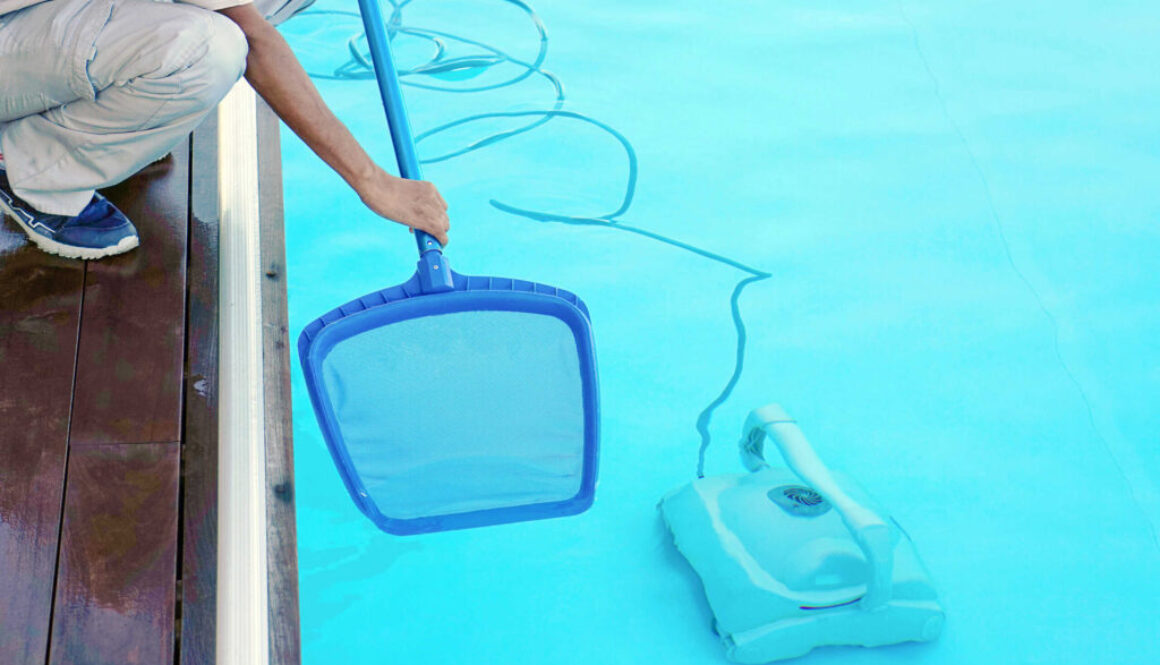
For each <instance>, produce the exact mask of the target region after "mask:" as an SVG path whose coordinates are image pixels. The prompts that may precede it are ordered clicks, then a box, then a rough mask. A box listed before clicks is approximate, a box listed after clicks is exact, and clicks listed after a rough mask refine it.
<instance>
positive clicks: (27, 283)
mask: <svg viewBox="0 0 1160 665" xmlns="http://www.w3.org/2000/svg"><path fill="white" fill-rule="evenodd" d="M83 285H84V264H83V263H81V262H79V261H69V260H66V259H61V258H57V257H52V256H49V255H47V254H44V253H43V252H41V251H39V250H37V249H35V248H34V247H32V246H30V245H28V244H27V243H26V241H25V239H24V235H23V233H21V232H20V231H19V230H18V229H17V228H16V226H15V224H13V223H12V222H11V221H10V220H6V219H5V220H2V221H0V663H3V664H4V665H31V664H32V663H36V664H37V665H40V664H41V663H43V662H44V657H45V653H46V650H47V648H48V624H49V613H50V611H51V607H52V584H53V573H54V571H55V569H56V553H57V536H58V535H59V530H60V511H61V494H62V490H63V488H64V476H65V464H66V459H67V443H68V417H69V406H70V403H71V398H72V380H73V365H74V362H75V361H76V345H77V326H78V323H79V321H80V309H81V292H82V289H83Z"/></svg>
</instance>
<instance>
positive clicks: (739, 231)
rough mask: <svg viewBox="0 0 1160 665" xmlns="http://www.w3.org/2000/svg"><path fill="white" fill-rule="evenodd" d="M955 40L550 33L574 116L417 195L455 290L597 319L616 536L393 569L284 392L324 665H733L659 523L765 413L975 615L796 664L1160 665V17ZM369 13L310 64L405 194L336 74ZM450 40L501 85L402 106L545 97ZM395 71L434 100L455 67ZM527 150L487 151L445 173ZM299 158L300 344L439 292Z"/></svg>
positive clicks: (938, 14) (530, 46)
mask: <svg viewBox="0 0 1160 665" xmlns="http://www.w3.org/2000/svg"><path fill="white" fill-rule="evenodd" d="M929 5H930V3H921V2H916V1H911V0H907V1H905V2H886V3H880V2H830V3H817V2H804V1H797V2H766V3H755V2H738V1H732V0H731V1H725V2H692V1H688V0H669V1H667V2H655V1H652V0H637V1H635V2H630V3H626V2H612V1H610V0H589V1H587V2H583V3H577V2H565V1H564V0H535V2H534V9H535V11H536V12H537V13H538V15H539V17H540V19H541V20H542V21H543V25H544V26H545V29H546V34H547V36H548V39H549V41H548V42H547V52H546V56H545V58H544V60H543V63H542V66H541V68H542V69H543V70H545V71H547V72H550V73H551V75H552V76H554V77H555V78H556V79H557V80H558V81H559V82H560V83H561V84H562V86H563V90H564V100H563V102H562V104H563V105H562V109H563V110H566V111H569V112H571V113H575V114H578V116H570V115H564V116H557V117H553V118H552V119H551V120H550V121H549V122H547V123H546V124H544V125H542V126H539V127H536V128H534V129H532V130H530V131H527V132H524V133H521V134H518V135H515V136H513V137H511V138H508V139H506V140H502V141H498V142H495V143H492V144H489V145H486V146H484V147H482V148H480V149H478V150H474V151H470V152H466V153H465V154H462V155H459V156H456V157H454V158H451V159H446V160H443V161H439V162H437V163H432V164H429V165H428V166H426V171H425V173H426V175H427V177H428V178H429V179H430V180H433V181H434V182H435V183H437V184H438V185H439V187H440V189H441V190H442V192H443V194H444V196H445V197H446V198H447V200H448V201H449V202H450V205H451V213H452V225H453V231H452V243H451V245H450V247H449V248H448V253H447V255H448V257H449V260H450V261H451V263H452V265H453V266H454V267H455V268H456V270H458V271H460V272H464V273H472V274H501V275H510V276H515V277H523V278H527V279H534V280H538V281H543V282H547V283H551V284H555V285H559V286H561V287H564V288H567V289H570V290H572V291H575V292H576V293H578V294H579V295H581V297H583V298H584V300H585V301H586V302H587V303H588V305H589V306H590V308H591V310H592V318H593V322H594V328H595V332H596V341H597V352H598V357H599V361H600V371H601V390H602V399H603V418H602V426H603V436H602V446H603V447H602V458H601V472H600V473H601V475H600V485H599V487H598V490H597V495H596V496H597V499H596V504H595V506H594V507H593V508H592V509H591V510H590V511H589V512H588V513H586V514H584V515H581V516H579V517H573V518H568V519H562V520H554V521H546V522H535V523H527V524H518V525H510V526H502V527H493V528H488V529H481V530H475V531H464V532H453V533H444V534H436V535H428V536H419V537H409V538H398V537H391V536H388V535H385V534H383V533H381V532H379V531H378V530H377V529H376V528H375V527H374V526H373V525H372V524H371V523H370V522H369V521H368V520H366V519H365V518H363V517H362V516H361V515H360V514H359V513H358V511H357V509H356V508H355V506H354V505H353V504H352V503H351V501H350V499H349V498H348V496H347V494H346V491H345V490H344V489H343V487H342V485H341V482H340V480H339V476H338V474H337V472H336V471H335V469H334V467H333V465H332V464H331V462H330V459H329V457H328V455H327V452H326V450H325V446H324V444H323V443H322V439H321V436H320V434H319V432H318V430H317V427H316V425H315V422H314V418H313V414H312V413H311V411H310V405H309V401H308V399H307V397H306V393H305V389H304V385H303V384H302V382H301V376H300V374H299V373H298V372H297V369H296V370H295V375H294V379H295V384H294V391H295V392H294V400H295V402H294V408H295V415H294V436H295V453H296V473H297V478H298V519H299V524H298V527H299V556H300V566H301V569H300V573H301V603H302V632H303V643H304V660H305V662H306V663H308V664H309V665H317V664H322V663H386V662H399V663H422V664H444V663H446V664H451V663H455V664H460V663H465V662H474V663H528V664H532V665H573V664H575V665H581V664H583V665H592V664H594V663H595V664H600V665H613V664H620V663H624V664H628V663H633V664H636V663H665V664H666V665H693V664H705V663H723V662H725V661H724V657H723V655H722V650H721V648H720V646H719V644H718V643H717V642H716V638H715V636H714V635H713V633H712V631H711V630H710V626H709V624H710V614H709V609H708V606H707V604H706V602H705V600H704V598H703V595H702V592H701V590H700V587H699V585H698V582H697V580H696V578H695V577H694V576H693V574H692V572H691V571H690V570H689V569H688V567H687V566H686V565H685V563H684V561H683V559H681V558H680V556H679V554H677V553H676V551H675V550H674V549H673V548H672V546H671V543H670V540H669V538H668V536H667V535H666V534H665V532H664V531H663V529H662V527H661V524H660V521H659V519H658V516H657V513H656V508H655V505H656V502H657V500H658V499H659V498H660V497H661V495H662V494H664V493H665V492H666V491H668V490H670V489H672V488H674V487H676V486H678V485H680V484H683V483H685V482H687V481H689V480H690V479H692V478H693V476H694V474H695V471H696V466H697V454H698V449H699V447H700V446H701V444H702V443H703V442H704V441H705V440H706V438H705V436H704V435H707V436H708V440H709V447H708V450H707V455H706V460H705V463H706V472H707V473H710V474H712V473H724V472H736V471H740V470H741V468H740V465H739V463H738V461H737V455H736V440H737V437H738V435H739V433H740V427H741V424H742V421H743V419H744V417H745V414H746V413H747V412H748V411H749V409H751V408H753V407H756V406H760V405H763V404H766V403H768V402H772V401H779V402H781V403H782V404H783V405H784V406H785V407H786V408H787V409H788V410H789V411H790V412H791V413H793V414H795V415H796V416H797V417H798V419H799V421H800V423H801V424H802V427H803V429H804V430H805V431H806V433H807V434H808V435H809V436H810V437H811V438H812V440H813V442H814V444H815V446H816V447H817V449H818V450H819V452H820V453H821V454H822V456H823V457H824V458H825V459H827V460H828V461H829V462H830V463H831V464H832V465H833V466H834V467H837V468H841V469H843V470H845V471H847V472H849V473H851V474H852V475H854V476H856V477H857V478H859V479H860V480H861V481H862V483H863V484H864V485H865V486H867V488H868V489H869V490H870V491H871V492H873V493H874V494H875V495H876V496H877V497H878V498H879V499H880V500H881V501H882V502H883V503H884V504H886V505H887V506H889V507H890V508H891V509H892V510H893V512H894V515H895V516H896V517H897V518H898V519H899V521H900V522H901V523H902V524H903V525H904V526H905V527H906V528H907V530H908V531H909V533H910V534H911V536H912V537H913V538H914V540H915V542H916V544H917V546H918V549H919V552H920V554H921V555H922V556H923V558H924V560H925V562H926V564H927V566H928V568H929V569H930V570H931V572H932V574H933V576H934V578H935V581H936V583H937V584H938V586H939V588H940V591H941V593H942V598H943V601H944V603H945V606H946V608H947V612H948V621H947V626H946V630H945V633H944V634H943V636H942V638H941V639H940V640H939V641H938V642H935V643H933V644H925V645H906V646H897V647H889V648H882V649H874V650H869V649H857V648H832V649H822V650H818V651H815V652H814V653H813V654H811V655H810V656H807V657H806V658H804V659H802V660H801V661H799V662H809V663H837V662H842V663H903V662H906V663H911V662H913V663H940V664H941V663H962V664H970V665H977V664H979V663H1052V664H1062V663H1083V664H1085V665H1087V664H1089V663H1141V664H1143V663H1149V664H1150V663H1156V662H1160V640H1157V638H1156V635H1157V634H1160V536H1158V530H1160V408H1158V407H1160V276H1158V275H1157V264H1158V258H1157V257H1160V186H1158V184H1157V182H1158V179H1160V122H1158V121H1157V118H1158V117H1160V77H1158V76H1157V75H1156V71H1157V70H1156V63H1157V62H1160V40H1157V39H1156V38H1155V35H1157V34H1160V9H1158V8H1157V7H1156V5H1155V3H1151V2H1105V3H1080V2H1018V3H1010V2H970V3H968V2H948V3H939V5H938V6H937V7H934V6H929ZM355 9H356V7H355V3H353V2H351V1H346V2H337V1H335V0H319V2H318V4H317V5H316V6H315V10H316V13H312V14H307V15H303V16H300V17H297V18H295V19H292V20H291V21H290V22H289V23H287V24H286V25H285V26H284V27H283V32H284V34H285V35H286V36H287V37H288V38H289V40H290V41H291V44H292V45H293V46H294V47H295V49H296V50H297V51H298V52H299V53H300V55H301V57H302V59H303V60H304V62H306V64H307V66H308V67H309V68H310V69H311V71H312V72H315V73H317V74H321V75H325V76H320V77H319V78H318V81H317V82H318V85H319V88H320V89H321V90H322V92H323V94H324V96H325V97H326V98H327V100H328V101H329V102H330V103H331V104H332V105H333V107H334V108H335V110H336V111H337V113H338V114H339V115H340V116H341V117H342V119H343V120H344V121H345V122H346V123H347V124H348V125H350V126H351V128H352V129H353V130H354V131H355V133H356V134H357V135H358V136H359V137H360V139H362V140H363V141H365V143H366V144H367V145H368V147H369V149H370V150H371V151H372V152H373V153H374V154H375V155H376V156H377V157H378V159H379V160H380V161H381V162H382V163H384V164H393V158H392V155H391V152H390V144H389V139H388V137H387V134H386V131H385V129H384V121H383V117H382V113H381V109H380V107H379V106H378V101H377V95H376V93H375V88H374V82H373V81H372V80H370V79H365V78H364V79H359V78H358V77H359V76H361V75H362V73H363V72H364V71H365V70H361V69H360V68H359V67H357V66H352V65H350V64H348V62H349V55H350V53H349V50H348V48H347V41H348V38H350V37H351V36H352V35H354V34H356V33H357V32H358V31H359V27H358V22H357V19H356V18H354V17H351V16H347V15H343V14H334V13H317V11H318V10H325V11H332V12H333V11H339V12H341V11H354V10H355ZM402 20H403V23H404V24H405V25H407V26H413V27H417V28H423V29H427V30H437V31H440V32H445V33H449V34H453V35H460V36H463V37H466V38H468V39H471V40H474V41H476V42H480V43H482V44H485V45H488V46H491V47H494V48H495V49H497V50H498V51H500V52H502V53H505V54H508V55H510V56H511V57H513V58H515V59H518V60H521V61H523V62H525V63H534V62H535V60H536V58H537V52H538V49H539V47H540V44H541V41H540V37H539V34H538V33H537V30H536V28H535V25H534V23H533V22H532V21H530V20H529V17H528V15H527V14H526V13H525V12H524V11H522V10H521V9H520V8H519V7H518V6H517V5H516V4H514V3H509V2H503V1H501V0H473V1H471V2H467V1H446V2H433V1H429V0H416V1H415V2H412V3H411V4H409V5H407V6H406V7H405V9H404V10H403V13H402ZM446 41H448V44H449V48H452V49H455V50H454V52H453V54H454V55H470V56H473V57H477V58H480V61H479V62H478V63H477V64H476V65H475V66H474V67H473V68H468V69H466V70H457V71H444V72H439V71H436V72H429V73H428V74H426V75H414V76H410V77H407V78H406V79H405V80H406V81H408V82H410V83H420V84H423V85H428V86H439V87H449V88H452V89H455V90H462V89H464V88H487V87H489V86H491V85H493V84H496V83H501V82H503V81H504V80H507V79H510V78H512V77H514V76H517V75H519V74H521V73H522V72H525V71H526V69H524V68H521V67H520V66H518V65H513V64H510V63H508V64H498V65H494V66H487V65H488V61H486V57H491V58H492V60H494V57H493V56H495V55H496V52H495V51H488V50H486V49H485V48H483V47H481V46H478V45H470V44H466V43H465V42H455V40H452V39H447V40H446ZM396 48H397V56H398V59H399V62H400V66H401V67H403V68H408V67H413V66H416V65H419V64H421V63H423V62H426V61H427V59H428V57H429V55H430V54H431V52H432V48H433V47H432V45H431V43H430V42H429V41H424V40H422V39H420V38H418V37H414V36H411V37H406V36H403V37H400V38H399V39H398V40H397V42H396ZM336 71H339V72H340V75H339V76H338V77H334V76H333V75H334V73H335V72H336ZM405 90H406V93H407V95H408V106H409V109H410V111H411V117H412V122H413V124H414V125H415V129H416V131H417V132H419V133H422V132H425V131H427V130H430V129H432V128H437V127H439V126H441V125H444V124H445V123H451V122H454V121H456V120H458V119H461V118H468V117H472V116H476V115H479V114H498V113H508V112H530V111H543V110H547V109H552V108H553V105H554V103H555V100H556V99H557V97H558V93H557V90H556V88H555V87H554V85H553V83H552V78H551V77H549V76H545V75H543V74H541V73H533V74H532V75H530V76H528V77H527V78H525V79H523V80H521V81H518V82H516V83H514V84H511V85H506V86H502V87H498V88H492V89H485V90H481V91H477V92H471V93H463V94H456V93H451V92H441V91H437V90H431V89H426V88H419V87H414V86H409V87H406V88H405ZM580 116H582V117H580ZM538 117H540V116H519V117H514V118H512V117H488V118H484V119H480V120H475V121H471V122H468V123H466V124H463V125H460V126H456V127H453V128H451V129H448V130H446V131H442V132H439V133H436V134H435V135H433V136H431V137H430V138H428V139H425V140H424V141H422V142H421V143H420V146H419V148H420V150H419V151H420V155H421V156H422V157H427V158H433V157H439V156H442V155H445V154H447V153H454V152H457V151H460V150H462V149H464V148H466V147H468V146H470V145H471V144H472V143H473V142H475V141H477V140H479V139H482V138H484V137H487V136H490V135H493V134H495V133H496V132H502V131H507V130H511V129H515V128H519V127H522V126H525V125H526V124H527V123H528V122H530V121H534V120H536V119H537V118H538ZM588 119H591V120H594V121H596V122H597V123H599V124H593V123H591V122H588ZM614 132H616V133H619V134H620V135H621V136H623V137H624V139H625V140H626V142H627V144H622V143H621V142H620V141H619V140H618V138H617V136H616V134H615V133H614ZM283 139H284V144H283V151H284V157H285V167H284V168H285V185H286V207H287V235H288V261H289V267H290V271H289V275H290V283H289V291H290V318H291V328H292V329H291V333H292V335H295V336H296V335H297V334H298V332H299V331H300V330H301V329H302V327H303V326H304V325H305V324H306V323H308V322H309V321H310V320H312V319H313V318H314V317H316V316H318V315H319V314H321V313H322V312H325V311H327V310H329V309H330V308H332V307H334V306H336V305H338V304H340V303H343V302H345V301H347V300H349V299H350V298H352V297H355V296H358V295H362V294H364V293H366V292H369V291H372V290H376V289H379V288H382V287H385V286H388V285H392V284H396V283H399V282H402V281H404V280H405V279H406V278H407V277H408V276H409V275H410V274H411V272H412V271H413V267H414V259H415V256H414V245H413V242H412V239H411V237H410V236H409V235H408V234H407V233H406V231H404V230H403V229H402V228H401V227H398V226H397V225H393V224H389V223H386V222H383V221H380V220H378V219H376V218H375V217H374V216H373V215H372V214H371V213H369V212H368V211H366V210H365V209H363V208H362V207H361V205H360V204H359V202H358V200H357V198H356V197H355V196H354V194H353V193H351V192H350V191H348V190H347V189H346V188H345V185H343V183H342V182H341V181H340V180H339V179H338V178H337V176H335V175H333V174H332V173H331V172H330V171H328V170H327V168H326V167H325V166H324V165H323V164H322V163H321V162H320V161H319V160H318V159H317V158H316V157H314V156H313V155H312V154H311V153H310V152H309V151H308V150H307V149H306V148H305V147H304V146H303V145H302V144H301V143H300V142H299V141H298V140H297V139H296V138H295V137H294V136H293V135H291V134H289V133H285V134H284V135H283ZM626 145H628V146H630V147H631V150H632V152H631V154H632V155H634V156H635V159H636V160H637V162H636V166H637V170H636V171H635V174H636V176H637V178H636V180H635V188H634V189H632V190H631V192H630V193H631V194H633V197H632V198H631V200H630V201H627V203H629V205H628V207H627V208H626V209H624V210H623V212H622V213H621V214H619V215H615V216H610V215H611V213H614V212H615V211H617V210H618V209H619V208H621V207H622V204H624V203H625V202H626V192H627V191H629V190H628V188H629V186H630V184H631V175H632V173H633V171H632V170H631V166H632V164H631V161H630V159H629V155H630V153H629V152H628V151H626V147H625V146H626ZM492 200H496V201H499V202H502V203H503V204H506V205H508V206H513V207H518V208H522V209H530V210H536V211H541V212H545V213H550V214H551V215H560V216H572V217H578V218H584V219H583V220H581V223H571V224H569V223H564V222H562V221H560V220H559V218H558V217H550V216H549V217H547V218H545V217H544V216H540V217H539V218H535V219H533V218H529V217H527V216H521V215H518V214H512V213H510V212H506V211H504V210H502V209H500V208H497V207H496V206H493V205H492V204H491V203H490V202H491V201H492ZM572 221H573V222H577V220H572ZM766 275H767V276H766ZM762 276H765V277H762ZM739 284H742V285H743V286H742V288H741V290H740V292H739V295H738V296H737V300H736V302H737V307H738V313H739V315H740V321H741V322H743V323H744V326H745V331H746V332H747V345H746V347H745V349H744V356H743V360H744V363H743V366H741V367H738V365H737V364H736V360H737V342H738V328H737V325H736V321H735V320H734V317H733V315H732V314H731V298H732V297H733V296H734V294H735V293H738V288H739ZM296 360H297V359H296V358H295V361H296ZM738 370H740V371H739V374H738V375H737V378H736V380H735V381H733V382H732V384H733V385H732V386H731V377H733V376H734V374H735V371H738ZM730 387H731V388H732V389H731V391H730V390H727V389H728V388H730ZM722 400H723V401H722ZM717 402H720V404H719V405H718V406H715V408H710V407H714V404H715V403H717ZM699 420H700V423H701V425H702V426H701V427H700V430H699V428H698V422H699ZM701 430H703V432H704V435H703V434H702V431H701Z"/></svg>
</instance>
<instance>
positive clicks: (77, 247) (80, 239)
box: [0, 167, 139, 259]
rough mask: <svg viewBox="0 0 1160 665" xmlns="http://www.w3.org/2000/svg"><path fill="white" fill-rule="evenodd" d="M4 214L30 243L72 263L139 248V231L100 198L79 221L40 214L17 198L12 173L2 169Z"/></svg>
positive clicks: (0, 189) (96, 196)
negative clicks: (18, 227)
mask: <svg viewBox="0 0 1160 665" xmlns="http://www.w3.org/2000/svg"><path fill="white" fill-rule="evenodd" d="M0 212H2V213H6V214H7V215H8V216H9V217H11V218H12V219H14V220H16V223H17V224H19V225H20V228H22V229H24V233H26V234H27V235H28V237H29V239H31V240H32V242H34V243H36V246H37V247H39V248H40V249H42V250H44V251H46V252H48V253H49V254H56V255H58V256H63V257H65V258H69V259H100V258H104V257H106V256H113V255H115V254H123V253H125V252H127V251H129V250H131V249H133V248H134V247H136V246H137V244H138V242H139V239H138V238H137V229H136V228H134V226H133V223H132V222H130V221H129V218H128V217H126V216H125V213H123V212H121V211H120V210H118V209H117V207H116V206H115V205H113V204H112V203H109V200H108V199H106V198H105V197H103V196H101V195H100V194H94V195H93V200H92V201H89V205H88V206H86V207H85V209H84V210H82V211H81V214H79V215H77V216H76V217H65V216H64V215H50V214H47V213H43V212H39V211H37V210H35V209H34V208H33V207H32V206H30V205H28V204H27V203H25V202H24V201H22V200H21V199H20V197H19V196H16V194H15V193H13V191H12V187H11V185H9V184H8V171H7V170H5V169H4V168H3V167H0Z"/></svg>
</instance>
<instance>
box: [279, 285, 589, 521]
mask: <svg viewBox="0 0 1160 665" xmlns="http://www.w3.org/2000/svg"><path fill="white" fill-rule="evenodd" d="M452 274H453V278H454V286H455V288H454V290H452V291H447V292H443V293H435V294H424V293H423V292H422V291H421V289H420V286H419V277H418V275H417V274H416V275H414V276H412V277H411V279H410V280H408V281H407V282H406V283H404V284H401V285H399V286H394V287H390V288H387V289H383V290H381V291H375V292H373V293H370V294H367V295H365V296H363V297H361V298H356V299H355V300H352V301H350V302H348V303H346V304H344V305H342V306H340V307H336V308H335V309H333V310H331V311H329V312H327V313H326V314H323V315H322V316H321V317H319V318H318V319H315V320H314V321H313V322H311V323H310V324H309V325H307V326H306V328H305V329H304V330H303V331H302V334H301V335H300V336H299V338H298V353H299V358H300V360H301V363H302V372H303V375H304V376H305V378H306V387H307V392H308V393H309V395H310V402H311V405H312V406H313V407H314V414H315V416H316V418H317V420H318V424H319V427H320V428H321V430H322V434H323V438H324V439H325V441H326V446H327V449H328V450H329V451H330V455H331V458H332V459H333V460H334V463H335V466H336V467H337V468H338V471H339V475H340V476H341V477H342V481H343V484H344V485H345V486H346V489H347V491H348V492H349V493H350V496H351V499H352V500H353V501H354V503H355V505H356V506H358V508H359V510H360V511H361V512H362V513H363V514H364V515H366V517H367V518H369V519H370V520H371V521H372V522H374V523H375V525H376V526H378V527H379V528H380V529H382V530H383V531H386V532H387V533H391V534H395V535H413V534H421V533H432V532H436V531H449V530H455V529H468V528H475V527H481V526H490V525H495V524H505V523H510V522H522V521H528V520H537V519H547V518H552V517H563V516H567V515H575V514H579V513H582V512H584V511H585V510H587V509H588V508H589V507H591V505H592V503H593V500H594V498H595V492H596V474H597V468H598V461H599V460H598V458H599V413H600V409H599V390H598V380H597V371H596V353H595V347H594V342H593V338H592V326H591V322H590V318H589V314H588V308H587V307H586V306H585V305H584V303H583V301H581V300H580V299H579V298H578V297H577V296H576V295H575V294H572V293H570V292H568V291H565V290H563V289H557V288H555V287H552V286H547V285H544V284H537V283H535V282H527V281H523V280H515V279H507V278H500V277H477V276H465V275H459V274H457V273H452ZM467 311H514V312H527V313H532V314H542V315H546V316H553V317H555V318H558V319H560V320H561V321H563V322H564V323H565V324H566V325H567V326H568V327H569V328H570V329H571V331H572V334H573V337H574V339H575V341H576V348H577V355H578V358H579V362H580V379H581V385H582V399H583V402H584V404H583V406H584V451H583V466H582V472H581V480H580V488H579V490H578V491H577V493H576V494H575V495H573V496H572V497H570V498H568V499H565V500H562V501H552V502H547V503H536V504H525V505H517V506H505V507H502V508H491V509H485V510H477V511H472V512H463V513H449V514H441V515H429V516H425V517H419V518H407V519H404V518H393V517H390V516H389V515H385V514H383V512H382V511H381V510H379V508H378V506H377V505H376V504H375V502H374V501H373V499H371V497H370V494H369V493H368V492H367V491H366V488H365V486H364V485H363V482H362V480H361V479H360V477H359V475H358V472H357V471H356V469H355V467H354V464H353V463H352V461H351V459H350V455H349V453H348V452H347V450H346V446H345V445H344V444H343V443H342V437H341V435H340V434H339V429H338V426H337V418H336V417H335V416H334V411H333V408H332V406H331V404H330V400H329V399H328V398H327V396H326V394H325V391H324V390H323V389H322V388H321V386H322V385H323V379H322V373H321V371H322V361H323V359H324V358H325V357H326V355H327V354H328V353H329V352H330V350H331V349H332V348H333V347H334V346H335V345H336V344H338V343H339V342H341V341H343V340H345V339H348V338H349V337H351V336H353V335H357V334H359V333H361V332H366V331H368V330H372V329H374V328H378V327H380V326H384V325H390V324H392V323H397V322H400V321H405V320H408V319H414V318H419V317H424V316H436V315H439V314H449V313H454V312H467Z"/></svg>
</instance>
